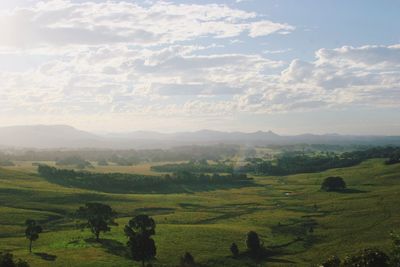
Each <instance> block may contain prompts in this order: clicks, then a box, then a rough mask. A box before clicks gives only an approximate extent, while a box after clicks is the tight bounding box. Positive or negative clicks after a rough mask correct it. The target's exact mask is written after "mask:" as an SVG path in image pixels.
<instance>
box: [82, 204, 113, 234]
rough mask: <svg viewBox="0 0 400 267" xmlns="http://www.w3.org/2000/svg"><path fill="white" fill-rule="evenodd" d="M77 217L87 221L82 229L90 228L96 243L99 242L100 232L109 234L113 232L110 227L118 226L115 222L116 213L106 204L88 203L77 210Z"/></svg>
mask: <svg viewBox="0 0 400 267" xmlns="http://www.w3.org/2000/svg"><path fill="white" fill-rule="evenodd" d="M76 215H77V216H78V218H81V219H85V220H86V222H85V223H83V224H81V227H83V228H89V229H90V230H91V231H92V233H93V234H94V235H95V237H96V241H99V236H100V232H108V231H110V230H111V228H110V225H116V223H115V222H114V217H115V215H116V212H115V211H113V210H112V208H111V207H110V206H109V205H106V204H102V203H86V204H85V206H84V207H80V208H79V209H78V210H77V212H76Z"/></svg>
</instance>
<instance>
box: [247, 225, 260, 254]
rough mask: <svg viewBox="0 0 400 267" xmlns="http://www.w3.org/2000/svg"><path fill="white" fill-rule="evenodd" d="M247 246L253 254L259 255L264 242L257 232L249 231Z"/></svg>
mask: <svg viewBox="0 0 400 267" xmlns="http://www.w3.org/2000/svg"><path fill="white" fill-rule="evenodd" d="M246 246H247V249H248V250H249V251H250V253H251V254H253V255H257V254H258V253H259V252H260V250H261V247H262V244H261V242H260V238H259V237H258V234H257V233H256V232H254V231H250V232H248V233H247V239H246Z"/></svg>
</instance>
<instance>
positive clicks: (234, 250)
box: [230, 243, 239, 258]
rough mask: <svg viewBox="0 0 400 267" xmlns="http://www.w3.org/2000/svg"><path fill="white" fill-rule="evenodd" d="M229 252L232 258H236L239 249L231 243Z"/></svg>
mask: <svg viewBox="0 0 400 267" xmlns="http://www.w3.org/2000/svg"><path fill="white" fill-rule="evenodd" d="M230 250H231V252H232V256H233V257H234V258H237V257H238V256H239V248H238V246H237V245H236V243H232V245H231V247H230Z"/></svg>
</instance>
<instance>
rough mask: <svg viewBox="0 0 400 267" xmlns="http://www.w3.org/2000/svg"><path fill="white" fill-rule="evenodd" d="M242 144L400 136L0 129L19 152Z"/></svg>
mask: <svg viewBox="0 0 400 267" xmlns="http://www.w3.org/2000/svg"><path fill="white" fill-rule="evenodd" d="M212 144H238V145H247V146H257V145H259V146H264V145H290V144H331V145H332V144H334V145H340V144H344V145H346V144H360V145H361V144H362V145H390V144H392V145H400V136H379V135H340V134H337V133H329V134H321V135H318V134H310V133H306V134H300V135H279V134H277V133H274V132H273V131H255V132H240V131H232V132H224V131H216V130H209V129H203V130H199V131H192V132H189V131H187V132H176V133H161V132H156V131H140V130H139V131H132V132H125V133H108V134H94V133H91V132H87V131H83V130H79V129H76V128H74V127H72V126H69V125H62V124H60V125H40V124H39V125H17V126H6V127H0V146H2V147H18V148H40V149H53V148H69V149H71V148H109V149H137V148H166V147H172V146H181V145H212Z"/></svg>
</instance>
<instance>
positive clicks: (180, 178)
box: [38, 165, 251, 192]
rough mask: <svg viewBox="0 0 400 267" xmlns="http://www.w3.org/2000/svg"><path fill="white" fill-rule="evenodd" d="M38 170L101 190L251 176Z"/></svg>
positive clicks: (244, 179)
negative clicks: (152, 174)
mask: <svg viewBox="0 0 400 267" xmlns="http://www.w3.org/2000/svg"><path fill="white" fill-rule="evenodd" d="M38 173H39V175H40V176H42V177H44V178H45V179H47V180H48V181H50V182H53V183H56V184H60V185H63V186H72V187H78V188H85V189H92V190H98V191H102V192H151V191H157V190H165V189H166V188H168V186H177V185H196V186H198V185H229V184H231V185H232V184H233V185H235V184H237V185H239V184H246V183H250V182H251V178H249V177H247V175H246V174H242V173H239V174H234V173H233V174H227V175H219V174H212V175H210V174H196V173H192V172H188V171H180V172H176V173H174V174H166V175H164V176H151V175H141V174H129V173H95V172H86V171H75V170H68V169H58V168H55V167H51V166H47V165H39V166H38Z"/></svg>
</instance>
